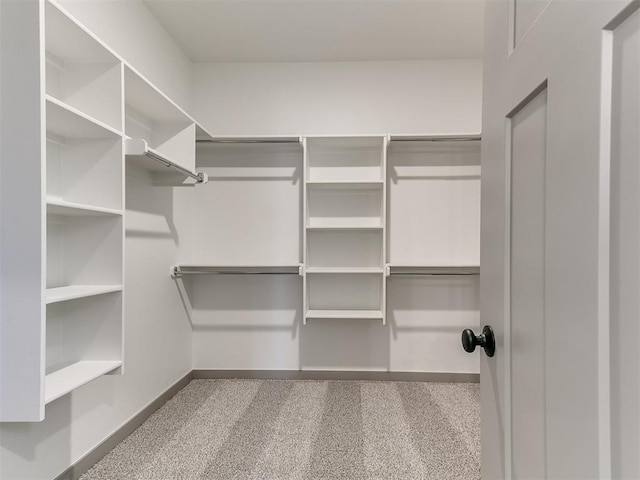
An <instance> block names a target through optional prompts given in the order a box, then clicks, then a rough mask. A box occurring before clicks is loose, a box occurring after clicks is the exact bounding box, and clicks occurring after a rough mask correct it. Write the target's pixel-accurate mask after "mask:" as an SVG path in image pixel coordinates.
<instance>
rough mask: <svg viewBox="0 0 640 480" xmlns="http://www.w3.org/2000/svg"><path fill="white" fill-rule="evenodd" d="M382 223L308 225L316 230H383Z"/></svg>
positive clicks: (310, 228)
mask: <svg viewBox="0 0 640 480" xmlns="http://www.w3.org/2000/svg"><path fill="white" fill-rule="evenodd" d="M382 228H383V227H382V225H380V226H368V225H317V226H316V225H307V227H306V229H307V230H315V231H331V230H337V231H354V230H355V231H382Z"/></svg>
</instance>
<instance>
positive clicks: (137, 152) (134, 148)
mask: <svg viewBox="0 0 640 480" xmlns="http://www.w3.org/2000/svg"><path fill="white" fill-rule="evenodd" d="M125 154H126V156H127V159H130V160H133V161H135V162H137V163H138V164H140V165H141V166H143V167H144V168H146V169H147V170H151V171H154V172H166V171H167V169H171V170H173V171H174V172H177V173H179V174H181V175H184V176H187V177H189V178H191V179H193V180H195V183H196V184H204V183H207V182H208V181H209V177H208V176H207V174H206V173H202V172H193V171H191V170H188V169H186V168H184V167H183V166H181V165H180V164H178V163H177V162H175V161H173V160H171V159H169V158H168V157H167V156H166V155H163V154H161V153H160V152H158V151H156V150H154V149H153V148H151V147H149V145H148V144H147V142H146V141H145V140H143V139H141V138H127V139H126V141H125Z"/></svg>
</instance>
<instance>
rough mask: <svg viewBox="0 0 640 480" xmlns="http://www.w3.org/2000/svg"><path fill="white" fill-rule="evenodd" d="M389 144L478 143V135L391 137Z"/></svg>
mask: <svg viewBox="0 0 640 480" xmlns="http://www.w3.org/2000/svg"><path fill="white" fill-rule="evenodd" d="M389 140H390V141H391V142H479V141H480V140H482V137H481V136H480V135H406V136H400V135H391V137H390V138H389Z"/></svg>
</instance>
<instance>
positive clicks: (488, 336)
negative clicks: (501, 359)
mask: <svg viewBox="0 0 640 480" xmlns="http://www.w3.org/2000/svg"><path fill="white" fill-rule="evenodd" d="M477 346H480V347H482V348H484V353H486V354H487V357H493V355H494V354H495V353H496V339H495V337H494V335H493V329H492V328H491V327H490V326H489V325H485V326H484V327H483V328H482V333H481V334H480V335H476V334H475V333H473V330H470V329H468V328H467V329H466V330H464V331H463V332H462V347H463V348H464V349H465V351H467V352H469V353H471V352H473V351H475V349H476V347H477Z"/></svg>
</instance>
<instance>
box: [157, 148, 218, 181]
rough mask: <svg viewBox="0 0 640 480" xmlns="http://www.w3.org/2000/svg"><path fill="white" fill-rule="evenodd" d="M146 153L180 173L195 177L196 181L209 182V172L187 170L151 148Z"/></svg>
mask: <svg viewBox="0 0 640 480" xmlns="http://www.w3.org/2000/svg"><path fill="white" fill-rule="evenodd" d="M145 155H146V156H147V157H149V158H152V159H154V160H156V161H158V162H160V163H162V164H163V165H164V166H165V167H168V168H171V169H172V170H176V171H178V172H180V173H182V174H183V175H186V176H187V177H189V178H193V179H194V180H195V181H196V183H207V181H208V178H207V174H206V173H202V172H192V171H190V170H187V169H186V168H184V167H182V166H180V165H177V164H175V163H173V162H171V161H170V160H167V159H165V158H163V157H161V156H160V155H158V154H156V153H155V152H153V151H151V150H149V151H147V153H145Z"/></svg>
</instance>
